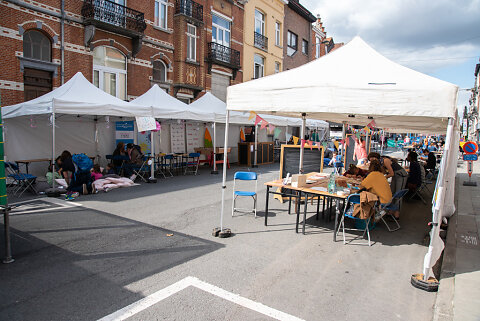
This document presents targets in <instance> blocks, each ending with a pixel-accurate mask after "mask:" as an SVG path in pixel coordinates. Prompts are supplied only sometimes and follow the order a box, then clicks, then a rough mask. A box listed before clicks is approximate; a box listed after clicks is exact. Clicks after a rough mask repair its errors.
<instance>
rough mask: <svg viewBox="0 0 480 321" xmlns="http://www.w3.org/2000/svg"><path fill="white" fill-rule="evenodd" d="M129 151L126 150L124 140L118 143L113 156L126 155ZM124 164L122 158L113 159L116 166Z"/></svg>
mask: <svg viewBox="0 0 480 321" xmlns="http://www.w3.org/2000/svg"><path fill="white" fill-rule="evenodd" d="M126 154H127V152H126V151H125V143H124V142H119V143H118V144H117V148H115V150H114V151H113V156H125V155H126ZM122 164H123V160H121V159H113V165H114V167H116V168H117V167H121V166H122Z"/></svg>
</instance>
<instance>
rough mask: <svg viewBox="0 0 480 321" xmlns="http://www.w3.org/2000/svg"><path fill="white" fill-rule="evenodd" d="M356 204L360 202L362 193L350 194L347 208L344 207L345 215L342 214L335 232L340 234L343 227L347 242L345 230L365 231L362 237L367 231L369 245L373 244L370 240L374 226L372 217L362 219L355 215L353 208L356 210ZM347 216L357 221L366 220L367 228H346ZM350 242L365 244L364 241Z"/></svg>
mask: <svg viewBox="0 0 480 321" xmlns="http://www.w3.org/2000/svg"><path fill="white" fill-rule="evenodd" d="M356 204H360V194H352V195H350V196H348V198H347V201H346V203H345V208H344V209H343V215H342V218H341V220H340V224H339V225H338V229H337V231H335V233H337V234H338V231H339V230H340V228H341V229H342V233H343V244H347V241H346V239H345V230H349V231H363V234H362V238H363V237H365V233H366V234H367V237H368V246H371V242H370V229H371V228H372V227H371V226H370V220H371V218H370V217H369V218H368V219H361V218H358V217H355V216H353V210H354V207H355V205H356ZM345 217H348V218H350V219H353V220H356V221H358V220H361V221H365V229H359V228H349V229H346V228H345ZM354 239H356V238H354ZM349 244H364V243H352V242H349Z"/></svg>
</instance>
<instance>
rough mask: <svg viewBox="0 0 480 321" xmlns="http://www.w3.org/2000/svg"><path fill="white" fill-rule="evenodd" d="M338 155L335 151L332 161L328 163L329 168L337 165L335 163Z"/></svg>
mask: <svg viewBox="0 0 480 321" xmlns="http://www.w3.org/2000/svg"><path fill="white" fill-rule="evenodd" d="M337 155H338V153H337V151H334V152H333V156H332V159H330V162H328V166H333V165H335V163H336V162H337Z"/></svg>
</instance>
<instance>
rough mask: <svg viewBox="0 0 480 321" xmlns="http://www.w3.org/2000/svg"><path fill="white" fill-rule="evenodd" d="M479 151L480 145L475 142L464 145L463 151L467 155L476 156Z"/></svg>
mask: <svg viewBox="0 0 480 321" xmlns="http://www.w3.org/2000/svg"><path fill="white" fill-rule="evenodd" d="M477 150H478V145H477V143H475V142H466V143H465V144H463V151H464V152H465V153H467V154H475V153H476V152H477Z"/></svg>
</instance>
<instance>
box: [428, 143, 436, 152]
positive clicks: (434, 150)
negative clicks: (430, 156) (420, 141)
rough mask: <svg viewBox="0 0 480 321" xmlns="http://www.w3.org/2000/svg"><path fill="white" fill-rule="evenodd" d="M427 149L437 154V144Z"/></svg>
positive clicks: (431, 144) (432, 144)
mask: <svg viewBox="0 0 480 321" xmlns="http://www.w3.org/2000/svg"><path fill="white" fill-rule="evenodd" d="M427 149H428V150H429V151H430V152H436V151H437V147H436V146H435V143H434V142H431V143H430V145H428V147H427Z"/></svg>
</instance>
